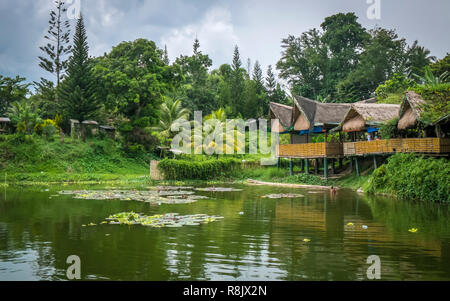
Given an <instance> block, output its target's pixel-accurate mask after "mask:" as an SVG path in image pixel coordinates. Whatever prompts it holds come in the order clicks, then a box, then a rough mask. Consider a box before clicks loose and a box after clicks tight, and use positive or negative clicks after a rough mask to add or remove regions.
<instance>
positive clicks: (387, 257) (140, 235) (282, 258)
mask: <svg viewBox="0 0 450 301" xmlns="http://www.w3.org/2000/svg"><path fill="white" fill-rule="evenodd" d="M234 187H237V188H243V189H244V191H243V192H225V193H209V192H203V193H199V194H202V195H207V196H211V197H214V199H213V200H199V201H198V202H197V203H193V204H187V205H161V206H150V205H149V204H144V203H138V202H133V201H102V200H89V201H88V200H76V199H73V198H72V197H71V196H61V197H52V198H49V197H50V196H51V195H54V194H55V193H56V192H57V191H58V190H60V189H59V188H57V187H55V188H50V191H44V190H43V189H37V188H29V189H8V190H4V191H3V190H2V191H1V194H0V280H65V279H66V269H67V267H68V264H66V259H67V257H68V256H70V255H78V256H79V257H80V258H81V270H82V272H81V273H82V278H83V279H84V280H90V279H92V280H363V279H366V270H367V268H368V267H369V264H367V263H366V259H367V257H368V256H370V255H378V256H379V257H380V258H381V266H382V269H381V277H382V280H450V223H449V221H450V209H449V207H448V206H443V205H440V206H439V205H433V204H424V203H411V202H401V201H397V200H393V199H388V198H380V197H367V196H360V195H358V194H356V193H354V192H351V191H340V192H339V193H338V195H337V196H336V197H335V198H334V199H331V197H330V195H329V193H328V192H327V193H324V192H319V193H310V192H311V191H308V190H302V189H295V190H293V189H286V188H274V187H250V186H234ZM72 188H73V187H70V188H69V189H72ZM78 188H79V187H78ZM84 188H86V187H84ZM96 188H97V189H98V187H96ZM65 189H68V188H67V187H65ZM89 189H93V187H89ZM269 193H301V194H304V195H305V197H304V198H301V199H278V200H276V199H263V198H261V196H263V195H265V194H269ZM132 210H133V211H135V212H142V213H145V214H147V215H153V214H157V213H180V214H197V213H204V214H209V215H221V216H224V217H225V219H223V220H221V221H218V222H215V223H211V224H206V225H201V226H197V227H195V226H187V227H183V228H170V229H169V228H161V229H154V228H147V227H141V226H134V227H129V226H110V225H106V226H97V227H82V226H81V225H82V224H88V223H90V222H94V223H97V224H98V223H100V222H101V221H102V220H104V218H106V217H108V216H109V215H110V214H114V213H119V212H122V211H132ZM240 212H244V215H240V214H239V213H240ZM350 222H351V223H353V224H354V226H353V227H351V226H347V224H348V223H350ZM362 225H367V227H368V228H367V229H363V228H362ZM413 227H414V228H418V229H419V231H418V232H417V233H410V232H408V229H410V228H413ZM305 238H308V239H310V240H311V241H310V242H309V243H306V242H304V241H303V240H304V239H305Z"/></svg>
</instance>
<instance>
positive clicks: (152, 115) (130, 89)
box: [94, 39, 180, 127]
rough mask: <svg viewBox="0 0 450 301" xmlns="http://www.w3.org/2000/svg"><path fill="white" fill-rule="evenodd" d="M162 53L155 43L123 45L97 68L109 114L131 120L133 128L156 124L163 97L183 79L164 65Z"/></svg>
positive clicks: (101, 92) (146, 41)
mask: <svg viewBox="0 0 450 301" xmlns="http://www.w3.org/2000/svg"><path fill="white" fill-rule="evenodd" d="M162 52H163V51H162V50H161V49H159V48H157V47H156V45H155V43H154V42H153V41H148V40H145V39H138V40H135V41H134V42H122V43H120V44H119V45H117V46H115V47H114V48H113V49H112V51H111V52H110V53H109V54H107V55H105V56H104V57H101V58H99V60H98V62H97V64H96V65H95V68H94V72H95V75H96V77H97V79H98V81H99V83H101V85H102V86H101V87H99V90H100V91H99V93H100V96H101V98H102V99H104V100H105V101H106V104H107V106H108V108H109V109H110V110H117V111H118V112H119V113H121V114H123V115H124V116H126V117H127V118H129V119H130V121H131V123H132V124H131V125H132V126H133V125H137V126H140V127H146V126H149V125H151V124H157V123H158V119H159V116H158V108H159V106H160V104H161V103H162V96H163V95H164V94H166V93H167V92H168V91H170V90H171V89H172V88H173V86H174V85H175V84H176V82H177V81H178V80H179V78H180V72H179V70H178V69H177V68H176V67H173V66H167V65H166V64H165V63H164V61H163V60H162V55H161V54H162Z"/></svg>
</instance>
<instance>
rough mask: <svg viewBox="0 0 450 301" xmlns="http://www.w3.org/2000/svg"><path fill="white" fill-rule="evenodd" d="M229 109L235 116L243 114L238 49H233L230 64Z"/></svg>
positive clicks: (242, 89)
mask: <svg viewBox="0 0 450 301" xmlns="http://www.w3.org/2000/svg"><path fill="white" fill-rule="evenodd" d="M231 69H232V71H231V108H232V110H233V113H234V115H235V116H237V115H239V113H241V112H243V101H242V98H243V92H244V73H245V70H244V69H242V61H241V57H240V54H239V48H238V46H237V45H236V46H235V47H234V55H233V63H232V64H231Z"/></svg>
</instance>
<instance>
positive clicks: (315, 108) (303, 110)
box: [293, 96, 351, 132]
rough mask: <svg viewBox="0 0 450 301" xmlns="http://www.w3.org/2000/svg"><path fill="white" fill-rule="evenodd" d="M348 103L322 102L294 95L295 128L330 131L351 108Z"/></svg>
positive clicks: (309, 130) (299, 129)
mask: <svg viewBox="0 0 450 301" xmlns="http://www.w3.org/2000/svg"><path fill="white" fill-rule="evenodd" d="M350 106H351V105H350V104H346V103H321V102H317V101H314V100H311V99H308V98H305V97H301V96H295V97H294V112H293V123H294V130H295V131H301V132H311V131H315V128H318V127H320V131H328V130H330V129H332V128H334V127H336V126H337V125H339V123H340V122H341V121H342V119H343V118H344V116H345V114H346V113H347V112H348V110H349V109H350Z"/></svg>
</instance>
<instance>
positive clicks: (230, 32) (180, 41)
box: [161, 7, 239, 67]
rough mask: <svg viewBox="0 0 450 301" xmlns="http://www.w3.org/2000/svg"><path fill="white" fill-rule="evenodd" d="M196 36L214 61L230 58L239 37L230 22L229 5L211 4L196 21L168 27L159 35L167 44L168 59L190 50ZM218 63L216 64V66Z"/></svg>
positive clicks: (190, 52) (187, 53)
mask: <svg viewBox="0 0 450 301" xmlns="http://www.w3.org/2000/svg"><path fill="white" fill-rule="evenodd" d="M196 37H197V38H198V39H199V41H200V45H201V48H200V49H201V50H202V52H203V53H205V54H208V55H209V56H210V58H211V59H212V60H213V62H215V63H225V62H229V61H231V57H232V54H233V47H234V45H236V44H238V42H239V39H238V37H237V35H236V33H235V29H234V27H233V24H232V22H231V13H230V11H229V10H228V9H225V8H222V7H214V8H212V9H210V10H208V11H207V12H206V13H205V14H204V16H203V18H201V19H200V21H199V22H198V23H195V24H189V25H186V26H184V27H181V28H176V29H173V30H171V31H170V32H169V33H168V34H166V35H164V36H163V37H162V38H161V45H162V47H164V45H167V49H168V51H169V56H170V59H171V61H173V60H175V58H176V57H178V56H179V55H180V54H183V55H190V54H192V45H193V42H194V40H195V38H196ZM215 67H217V66H215Z"/></svg>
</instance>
